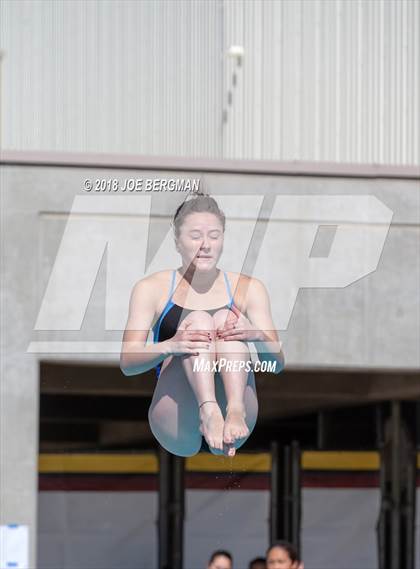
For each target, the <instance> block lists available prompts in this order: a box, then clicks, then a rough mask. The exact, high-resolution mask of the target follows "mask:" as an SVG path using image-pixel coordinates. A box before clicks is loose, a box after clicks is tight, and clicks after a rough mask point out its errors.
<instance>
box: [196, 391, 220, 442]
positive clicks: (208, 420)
mask: <svg viewBox="0 0 420 569" xmlns="http://www.w3.org/2000/svg"><path fill="white" fill-rule="evenodd" d="M223 427H224V420H223V415H222V412H221V411H220V407H219V404H218V403H217V401H206V403H204V404H203V405H202V406H201V407H200V433H201V434H202V435H203V437H204V438H205V439H206V442H207V444H208V445H209V447H211V448H214V449H217V450H220V451H222V452H223V450H224V449H223Z"/></svg>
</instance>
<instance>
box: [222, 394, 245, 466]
mask: <svg viewBox="0 0 420 569" xmlns="http://www.w3.org/2000/svg"><path fill="white" fill-rule="evenodd" d="M245 416H246V415H245V406H244V405H243V403H234V404H228V406H227V407H226V419H225V428H224V431H223V441H224V443H225V444H227V445H232V444H233V443H234V442H235V441H236V440H237V439H243V438H245V437H247V436H248V435H249V429H248V427H247V424H246V423H245ZM232 456H233V455H232Z"/></svg>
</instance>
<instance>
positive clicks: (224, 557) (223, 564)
mask: <svg viewBox="0 0 420 569" xmlns="http://www.w3.org/2000/svg"><path fill="white" fill-rule="evenodd" d="M207 569H233V558H232V555H231V554H230V553H229V551H225V550H224V549H218V550H217V551H214V552H213V553H212V555H211V557H210V559H209V562H208V565H207Z"/></svg>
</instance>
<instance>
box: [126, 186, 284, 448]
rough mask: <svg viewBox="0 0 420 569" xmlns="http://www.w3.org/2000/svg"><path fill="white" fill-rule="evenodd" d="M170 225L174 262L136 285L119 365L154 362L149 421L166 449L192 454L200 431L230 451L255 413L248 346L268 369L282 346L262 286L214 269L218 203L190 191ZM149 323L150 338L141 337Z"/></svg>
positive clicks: (138, 368)
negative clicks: (175, 265) (177, 256)
mask: <svg viewBox="0 0 420 569" xmlns="http://www.w3.org/2000/svg"><path fill="white" fill-rule="evenodd" d="M173 226H174V237H175V246H176V249H177V251H178V253H179V254H180V256H181V267H179V268H178V269H176V270H174V271H169V270H165V271H159V272H157V273H154V274H152V275H150V276H148V277H146V278H144V279H142V280H140V281H139V282H137V283H136V285H135V286H134V288H133V291H132V295H131V300H130V308H129V315H128V322H127V327H126V330H125V332H124V337H123V345H122V352H121V361H120V363H121V370H122V371H123V373H124V374H125V375H135V374H139V373H143V372H145V371H147V370H149V369H151V368H153V367H157V373H158V378H159V380H158V382H157V384H156V388H155V391H154V394H153V399H152V402H151V405H150V409H149V423H150V427H151V430H152V432H153V434H154V436H155V437H156V439H157V440H158V441H159V443H160V444H161V445H162V446H163V447H164V448H165V449H166V450H168V451H169V452H171V453H173V454H175V455H178V456H193V455H195V454H197V453H198V452H199V451H200V448H201V444H202V436H204V438H205V440H206V442H207V444H208V446H209V448H210V451H211V452H212V453H213V454H225V455H227V456H234V454H235V452H236V449H238V448H239V447H240V446H242V445H243V444H244V442H245V441H246V439H247V438H248V437H249V435H250V433H251V432H252V430H253V428H254V426H255V423H256V420H257V413H258V402H257V395H256V390H255V378H254V372H253V370H252V366H251V365H250V363H251V362H250V354H249V350H248V345H247V342H255V346H256V349H257V351H258V355H259V359H260V362H263V361H265V362H269V363H271V365H272V366H274V370H273V371H274V373H279V372H280V371H281V370H282V369H283V367H284V356H283V352H282V350H281V343H280V342H279V339H278V336H277V332H276V330H275V329H274V328H275V327H274V324H273V321H272V317H271V311H270V302H269V299H268V295H267V292H266V289H265V287H264V285H263V284H262V283H261V282H260V281H259V280H257V279H255V278H252V277H248V276H245V275H243V274H238V273H232V272H224V271H222V270H221V269H219V268H218V267H217V263H218V261H219V258H220V256H221V254H222V250H223V238H224V230H225V216H224V214H223V212H222V211H221V210H220V209H219V207H218V204H217V203H216V201H215V200H214V199H213V198H212V197H210V196H208V195H204V194H198V195H196V196H195V197H194V198H193V199H191V200H189V201H186V202H184V203H183V204H182V205H181V206H180V207H179V208H178V209H177V211H176V214H175V216H174V220H173ZM232 290H233V291H235V292H234V295H232V292H231V291H232ZM162 291H165V292H164V294H162ZM153 323H154V325H153V328H152V330H153V339H154V341H153V343H150V342H149V343H147V341H146V340H147V337H148V333H149V330H150V328H151V326H152V324H153ZM222 359H223V362H224V365H223V366H222V365H221V361H222ZM218 364H220V365H219V368H217V365H218Z"/></svg>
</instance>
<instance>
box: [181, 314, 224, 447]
mask: <svg viewBox="0 0 420 569" xmlns="http://www.w3.org/2000/svg"><path fill="white" fill-rule="evenodd" d="M187 324H189V328H188V329H189V330H200V331H203V330H204V331H206V332H209V333H210V335H211V340H209V346H210V349H209V350H199V355H198V356H195V355H186V356H181V358H180V359H181V363H182V366H183V368H184V370H185V375H186V376H187V379H188V383H189V385H190V387H191V389H192V391H193V393H194V395H195V398H196V406H198V409H199V417H200V432H201V433H202V434H203V436H204V438H205V439H206V441H207V444H208V445H209V447H210V449H216V450H220V451H222V450H223V428H224V420H223V415H222V412H221V410H220V407H219V405H218V403H217V400H216V393H215V387H214V371H213V370H212V367H213V362H214V361H215V343H214V341H212V340H213V339H214V336H215V331H214V321H213V318H212V316H211V315H210V314H208V313H207V312H204V311H200V310H197V311H194V312H191V313H190V314H188V316H187V317H186V318H185V319H184V320H183V321H182V323H181V326H186V325H187Z"/></svg>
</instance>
